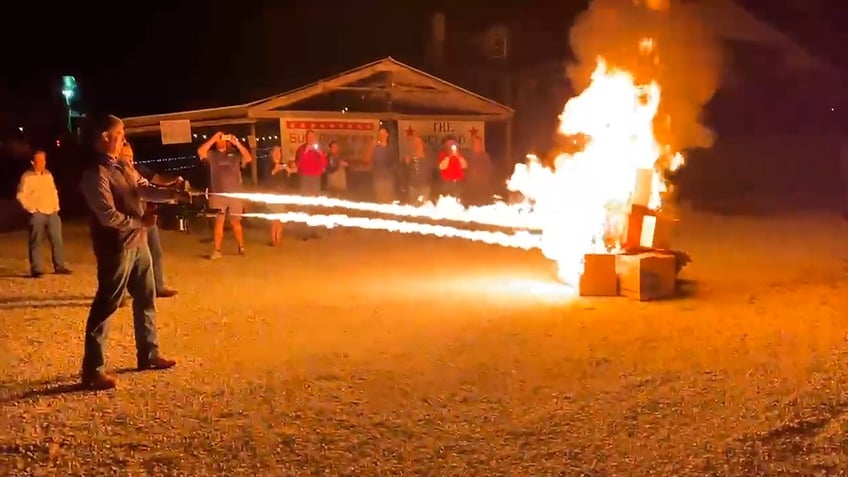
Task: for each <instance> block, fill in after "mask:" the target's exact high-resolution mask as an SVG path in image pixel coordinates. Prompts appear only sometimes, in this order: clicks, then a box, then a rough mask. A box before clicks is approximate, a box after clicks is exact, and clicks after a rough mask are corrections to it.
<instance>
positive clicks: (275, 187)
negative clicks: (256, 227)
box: [269, 146, 297, 247]
mask: <svg viewBox="0 0 848 477" xmlns="http://www.w3.org/2000/svg"><path fill="white" fill-rule="evenodd" d="M271 164H272V166H271V180H270V181H269V189H271V192H273V193H276V194H285V193H287V192H288V182H289V176H290V175H291V174H293V173H294V172H296V171H297V168H296V167H295V166H294V163H291V164H286V163H285V162H284V161H283V149H282V148H281V147H280V146H274V147H273V148H272V149H271ZM269 209H270V211H271V212H272V213H284V212H285V211H286V208H285V206H284V205H281V204H271V205H269ZM282 238H283V223H282V222H280V221H279V220H272V221H271V242H270V245H271V246H272V247H276V246H277V245H279V244H280V240H282Z"/></svg>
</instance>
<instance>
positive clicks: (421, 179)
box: [404, 136, 434, 205]
mask: <svg viewBox="0 0 848 477" xmlns="http://www.w3.org/2000/svg"><path fill="white" fill-rule="evenodd" d="M404 163H405V165H406V169H407V173H406V177H407V180H408V183H407V189H406V190H407V201H408V202H409V203H410V204H415V205H421V204H424V203H427V202H429V201H430V190H431V186H432V183H433V169H434V167H433V162H432V160H431V159H430V158H428V157H427V152H426V150H425V148H424V140H423V139H421V137H420V136H415V137H413V138H412V148H411V150H410V151H409V154H408V155H407V156H406V157H405V158H404Z"/></svg>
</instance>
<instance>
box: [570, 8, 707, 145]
mask: <svg viewBox="0 0 848 477" xmlns="http://www.w3.org/2000/svg"><path fill="white" fill-rule="evenodd" d="M697 4H698V2H686V3H684V2H682V1H679V0H645V1H639V0H592V2H591V3H590V5H589V9H588V10H586V11H585V12H583V13H582V14H581V15H580V16H579V17H578V18H577V20H576V22H575V23H574V26H573V27H572V29H571V34H570V37H571V38H570V39H571V48H572V51H573V52H574V54H575V58H576V60H577V61H576V63H575V64H573V65H570V66H569V68H568V76H569V79H570V80H571V82H572V84H573V85H574V87H575V89H576V90H577V91H582V90H583V89H585V88H586V86H588V83H589V80H590V75H591V73H592V71H593V70H594V69H595V67H596V66H597V60H598V57H599V56H601V57H603V58H604V59H605V60H606V61H607V63H608V65H609V66H611V67H618V68H621V69H624V70H626V71H629V72H631V73H633V75H634V78H635V79H636V81H637V82H638V83H647V82H649V81H651V80H656V81H657V82H658V83H659V85H660V88H661V89H662V101H661V103H660V110H659V112H658V114H657V118H656V120H655V122H654V127H655V131H656V135H657V139H658V140H659V141H660V142H661V143H665V144H669V145H670V146H672V148H673V149H674V150H682V149H686V148H697V147H704V148H706V147H710V146H712V144H713V141H714V134H713V131H712V130H710V129H709V128H708V127H707V126H705V125H704V124H702V122H701V118H702V111H703V108H704V106H705V105H706V104H707V102H709V100H710V98H712V96H713V94H714V93H715V92H716V90H717V89H718V87H719V83H720V79H721V72H722V58H721V56H722V55H721V43H720V40H719V39H718V38H717V37H716V36H714V35H713V34H712V32H711V31H710V29H709V28H708V26H707V25H705V24H704V23H703V22H702V21H701V20H700V19H699V15H698V9H699V6H698V5H697ZM645 39H651V40H653V42H652V44H648V43H647V42H646V41H644V40H645ZM640 45H641V48H640ZM651 47H652V48H651Z"/></svg>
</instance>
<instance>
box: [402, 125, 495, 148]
mask: <svg viewBox="0 0 848 477" xmlns="http://www.w3.org/2000/svg"><path fill="white" fill-rule="evenodd" d="M485 129H486V123H485V122H483V121H434V120H414V121H405V120H401V121H398V136H399V138H400V143H401V151H402V152H404V151H405V150H406V149H405V148H407V147H410V145H411V139H412V138H413V137H415V136H418V137H420V138H421V139H423V140H424V144H426V146H427V149H428V152H429V153H431V154H433V155H435V154H436V153H437V152H438V151H439V150H440V149H441V148H442V142H443V141H444V139H445V138H446V137H449V136H450V137H453V138H455V139H456V142H457V145H458V146H459V149H460V150H462V151H464V152H465V153H466V154H467V153H468V151H469V150H470V149H471V141H472V140H473V139H474V138H475V137H479V138H480V139H481V140H482V141H483V144H485V143H486V140H485Z"/></svg>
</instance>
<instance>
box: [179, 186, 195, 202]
mask: <svg viewBox="0 0 848 477" xmlns="http://www.w3.org/2000/svg"><path fill="white" fill-rule="evenodd" d="M192 200H193V198H192V194H191V192H189V191H187V190H185V189H182V190H179V191H177V203H180V204H191V203H192Z"/></svg>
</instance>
